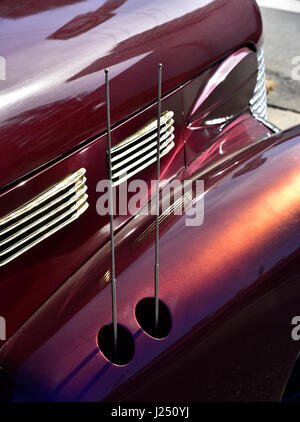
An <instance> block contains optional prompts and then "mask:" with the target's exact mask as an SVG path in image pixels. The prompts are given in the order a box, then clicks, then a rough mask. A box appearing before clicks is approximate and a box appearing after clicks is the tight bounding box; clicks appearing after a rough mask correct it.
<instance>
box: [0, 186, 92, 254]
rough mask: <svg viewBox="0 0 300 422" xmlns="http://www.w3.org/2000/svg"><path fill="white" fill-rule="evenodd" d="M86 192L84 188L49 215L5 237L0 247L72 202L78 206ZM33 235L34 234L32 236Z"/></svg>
mask: <svg viewBox="0 0 300 422" xmlns="http://www.w3.org/2000/svg"><path fill="white" fill-rule="evenodd" d="M86 190H87V187H86V186H84V188H83V189H81V190H80V191H78V192H77V193H76V195H74V196H73V197H72V198H71V199H70V200H69V201H68V202H65V203H64V204H63V205H61V206H60V207H58V208H55V210H53V211H51V212H50V213H48V214H46V215H44V216H43V217H42V218H39V219H38V220H35V221H34V222H33V223H31V224H29V225H28V226H26V227H25V228H24V229H22V230H19V231H17V232H16V233H14V234H13V235H12V236H9V237H7V238H6V239H5V240H2V241H1V242H0V246H3V245H5V244H6V243H8V242H11V241H12V240H13V239H15V238H16V237H19V236H21V235H22V234H24V233H26V232H27V231H28V230H30V229H32V228H33V227H35V226H37V225H39V224H40V223H42V222H43V221H45V220H47V219H48V218H50V217H53V216H55V214H58V213H59V212H60V211H62V210H63V209H64V208H67V207H69V206H70V205H72V204H73V203H74V202H75V204H77V205H78V204H79V205H80V203H81V200H79V198H80V197H81V196H82V195H83V194H85V192H86ZM85 199H87V195H85ZM33 235H34V234H33ZM0 256H1V252H0Z"/></svg>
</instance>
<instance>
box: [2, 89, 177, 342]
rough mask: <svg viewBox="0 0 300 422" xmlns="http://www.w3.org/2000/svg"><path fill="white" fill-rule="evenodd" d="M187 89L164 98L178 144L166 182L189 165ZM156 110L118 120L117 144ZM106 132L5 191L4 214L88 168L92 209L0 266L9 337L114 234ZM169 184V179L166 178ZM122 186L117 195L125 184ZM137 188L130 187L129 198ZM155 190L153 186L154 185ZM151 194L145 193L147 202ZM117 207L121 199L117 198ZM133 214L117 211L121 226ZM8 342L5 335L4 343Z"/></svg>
mask: <svg viewBox="0 0 300 422" xmlns="http://www.w3.org/2000/svg"><path fill="white" fill-rule="evenodd" d="M181 99H182V91H181V90H177V91H176V90H175V92H174V93H173V94H171V95H167V96H166V97H165V98H164V100H163V101H162V110H163V111H166V110H172V111H173V112H174V117H173V118H174V127H175V130H174V134H175V140H174V142H175V147H174V148H173V149H172V151H170V153H169V154H167V155H166V156H165V157H163V158H162V160H161V168H162V178H163V179H164V180H165V181H164V184H166V182H167V181H168V180H170V179H172V178H174V177H175V176H176V174H178V172H179V171H180V170H181V169H182V168H183V166H184V152H183V137H182V112H181V110H182V108H181V104H182V101H181ZM155 114H156V107H155V106H150V107H148V108H147V109H145V110H144V111H142V112H140V113H138V114H137V115H136V116H135V117H134V118H131V119H128V120H127V121H126V122H124V123H122V124H121V125H119V126H117V127H116V128H115V129H114V130H113V131H112V134H111V135H112V142H113V143H114V144H117V143H118V142H120V141H121V140H122V139H125V138H127V137H128V136H129V135H130V134H132V133H135V132H136V131H137V130H138V129H140V128H141V127H143V126H144V125H145V124H146V123H148V122H149V121H151V120H152V119H153V118H154V117H155ZM106 148H107V140H106V136H102V137H100V138H97V139H96V140H94V141H93V142H91V143H90V144H89V145H88V146H86V147H82V148H81V149H80V150H79V151H77V152H76V153H73V154H71V155H70V156H68V157H66V158H64V159H62V160H60V161H59V162H58V163H56V164H55V165H52V166H50V167H48V168H47V169H45V170H44V171H42V172H40V173H39V174H37V175H35V176H34V177H32V178H31V179H29V180H27V181H26V182H21V183H20V184H19V185H17V186H16V187H14V188H12V189H11V190H9V191H8V192H7V193H4V194H2V195H0V209H1V214H2V215H3V216H4V215H6V214H7V213H8V212H10V211H11V210H14V209H16V208H18V207H19V206H20V205H22V204H24V203H25V202H27V201H29V200H31V199H32V198H33V197H34V196H36V195H37V194H39V193H40V192H42V191H43V190H45V189H46V188H48V187H49V186H51V185H52V184H54V183H56V182H58V181H59V180H61V179H63V178H64V177H66V176H67V175H69V174H71V173H73V172H74V171H76V170H78V169H80V168H85V169H86V178H87V187H88V191H87V194H88V203H89V208H88V210H87V211H86V212H85V213H84V214H83V215H82V216H81V217H80V218H79V219H78V220H77V221H74V222H73V223H72V224H71V225H70V226H68V227H65V228H64V229H63V230H60V231H59V232H58V233H56V234H55V235H53V236H52V237H50V238H48V239H47V240H46V241H44V242H42V243H41V244H39V245H38V246H36V247H34V248H33V249H30V250H29V251H27V252H26V253H25V254H23V255H21V256H20V257H18V258H17V259H16V260H14V261H12V262H10V263H9V264H7V265H6V266H4V267H0V315H2V316H3V317H5V318H6V321H7V338H9V337H10V336H11V335H12V334H13V333H14V332H15V330H16V329H18V328H19V327H20V326H21V325H22V323H24V321H26V319H27V318H28V317H29V316H30V315H31V314H32V313H33V312H34V311H35V310H36V309H38V308H39V307H40V306H41V305H42V304H43V303H44V302H45V300H46V299H47V298H48V297H49V296H50V295H51V294H52V293H54V292H55V290H56V289H57V288H58V287H59V286H60V285H61V284H62V283H63V282H64V281H66V279H67V278H68V277H70V275H71V274H73V273H74V271H76V270H77V269H78V268H79V267H80V266H81V265H82V264H84V263H85V262H86V260H87V259H88V258H89V257H90V256H92V255H93V254H94V253H95V252H96V250H97V249H99V248H100V247H101V246H103V244H104V243H105V242H107V240H108V238H109V218H108V215H105V216H101V215H98V214H97V210H96V205H97V200H98V198H99V197H100V196H101V195H102V193H101V192H99V189H98V191H97V184H98V182H100V181H101V180H104V179H107V169H106V164H105V157H106ZM138 177H139V178H140V179H142V180H145V181H147V182H148V185H149V187H150V181H151V180H153V179H155V164H152V165H151V166H150V167H148V168H146V169H145V170H143V171H141V172H139V175H138ZM162 185H163V183H162ZM124 188H125V184H124V183H123V184H122V188H121V187H118V188H117V189H116V198H118V197H119V190H120V189H124ZM134 194H135V192H133V193H128V200H129V199H130V198H131V197H132V196H133V195H134ZM149 195H151V189H149ZM147 200H148V197H146V198H144V203H145V202H146V201H147ZM117 209H119V208H118V203H117ZM130 218H131V216H130V215H117V216H116V218H115V222H114V226H115V230H118V229H119V228H120V227H121V226H122V225H124V224H125V222H126V221H128V219H130ZM1 343H2V342H1V341H0V344H1Z"/></svg>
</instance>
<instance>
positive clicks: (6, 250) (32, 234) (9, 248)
mask: <svg viewBox="0 0 300 422" xmlns="http://www.w3.org/2000/svg"><path fill="white" fill-rule="evenodd" d="M87 197H88V196H87V195H86V194H85V195H84V197H83V198H82V199H81V200H80V201H78V202H77V203H76V204H75V205H73V207H71V208H70V209H69V210H68V211H66V212H65V213H64V214H62V215H60V216H59V217H58V218H55V219H54V220H52V221H51V222H50V223H49V224H47V225H46V226H43V227H41V228H40V229H38V230H36V231H35V232H33V233H31V234H30V235H29V236H27V237H24V238H23V239H22V240H20V241H19V242H17V243H15V244H14V245H12V246H10V247H8V248H7V249H4V251H2V252H0V256H3V255H7V254H8V253H9V252H11V251H13V250H14V249H16V248H18V247H19V246H20V245H22V244H23V243H26V242H27V241H28V240H30V239H32V238H33V237H35V236H36V235H38V234H40V233H43V232H44V231H45V230H47V229H48V228H49V227H51V226H53V225H54V224H55V223H57V222H59V221H60V220H63V219H64V218H65V217H67V216H68V215H70V214H73V213H74V212H75V211H78V209H80V207H81V205H83V204H84V203H85V202H86V200H87ZM52 214H53V215H55V214H56V212H53V213H50V214H49V216H51V215H52Z"/></svg>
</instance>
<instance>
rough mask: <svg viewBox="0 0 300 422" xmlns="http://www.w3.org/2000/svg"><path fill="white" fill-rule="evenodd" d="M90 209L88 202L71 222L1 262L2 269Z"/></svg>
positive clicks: (65, 222)
mask: <svg viewBox="0 0 300 422" xmlns="http://www.w3.org/2000/svg"><path fill="white" fill-rule="evenodd" d="M88 207H89V204H88V203H87V202H86V203H85V204H84V206H83V207H82V208H80V209H79V210H78V211H77V213H76V214H74V215H73V216H72V218H70V220H68V221H64V222H63V223H62V224H61V225H59V226H57V227H55V228H54V229H52V230H51V231H50V232H47V233H45V234H44V235H43V236H42V237H40V238H39V239H37V240H36V241H34V242H32V243H31V244H30V245H28V246H26V247H25V248H23V249H22V250H20V251H18V252H17V253H16V254H14V255H12V256H10V257H9V258H7V259H6V260H5V261H2V262H1V261H0V267H1V266H3V265H6V264H8V263H9V262H10V261H12V260H13V259H15V258H17V257H18V256H20V255H22V254H23V253H25V252H26V251H28V250H29V249H31V248H33V247H34V246H35V245H37V244H38V243H40V242H42V241H43V240H45V239H47V238H48V237H49V236H51V235H52V234H54V233H56V232H57V231H59V230H60V229H62V228H63V227H65V226H67V225H68V224H70V223H72V222H73V221H74V220H76V219H77V218H78V217H79V216H80V215H81V214H83V213H84V212H85V211H86V210H87V209H88Z"/></svg>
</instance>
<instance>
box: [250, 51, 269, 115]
mask: <svg viewBox="0 0 300 422" xmlns="http://www.w3.org/2000/svg"><path fill="white" fill-rule="evenodd" d="M257 63H258V74H257V81H256V87H255V90H254V94H253V97H252V99H251V101H250V108H251V111H252V114H253V115H254V116H258V117H262V118H263V119H266V118H267V88H266V73H265V61H264V50H263V48H260V49H259V50H258V51H257Z"/></svg>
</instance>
